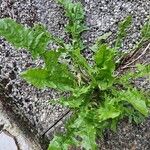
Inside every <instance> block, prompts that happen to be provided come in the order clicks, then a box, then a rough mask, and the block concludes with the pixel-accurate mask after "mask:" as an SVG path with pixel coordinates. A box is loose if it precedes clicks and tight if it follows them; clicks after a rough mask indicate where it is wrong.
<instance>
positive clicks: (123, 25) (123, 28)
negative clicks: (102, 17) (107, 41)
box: [115, 16, 132, 49]
mask: <svg viewBox="0 0 150 150" xmlns="http://www.w3.org/2000/svg"><path fill="white" fill-rule="evenodd" d="M131 23H132V17H131V16H127V17H126V18H125V19H124V20H123V21H122V22H120V23H119V29H118V33H117V39H116V43H115V49H118V48H120V47H121V43H122V41H123V40H124V38H125V37H126V35H127V29H128V28H129V27H130V25H131Z"/></svg>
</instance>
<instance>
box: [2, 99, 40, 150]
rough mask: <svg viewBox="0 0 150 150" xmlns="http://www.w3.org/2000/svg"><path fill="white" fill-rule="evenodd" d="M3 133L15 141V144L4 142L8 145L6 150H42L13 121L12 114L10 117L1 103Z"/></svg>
mask: <svg viewBox="0 0 150 150" xmlns="http://www.w3.org/2000/svg"><path fill="white" fill-rule="evenodd" d="M16 121H17V120H16ZM1 133H6V134H8V135H9V136H10V137H12V139H14V143H15V144H13V142H10V141H9V142H8V140H7V141H5V142H4V143H7V145H6V144H5V146H6V149H10V147H11V146H13V147H11V149H16V147H18V148H19V149H21V150H41V147H40V145H39V144H38V143H36V142H35V141H34V139H33V137H32V138H31V137H30V136H28V135H27V134H26V132H25V130H20V127H19V126H18V125H17V124H16V122H15V121H14V120H13V118H12V114H11V115H10V112H9V113H8V111H7V112H6V107H5V108H4V106H3V104H2V103H1V101H0V134H1ZM1 140H3V139H1ZM15 145H16V146H15ZM0 149H1V150H3V149H5V147H4V145H0Z"/></svg>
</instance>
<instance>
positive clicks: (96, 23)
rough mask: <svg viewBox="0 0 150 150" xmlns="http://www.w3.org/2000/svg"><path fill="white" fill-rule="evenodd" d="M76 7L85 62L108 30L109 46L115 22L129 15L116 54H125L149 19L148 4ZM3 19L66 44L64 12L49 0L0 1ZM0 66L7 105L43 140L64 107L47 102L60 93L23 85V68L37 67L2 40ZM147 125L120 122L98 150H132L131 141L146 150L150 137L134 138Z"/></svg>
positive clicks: (122, 1)
mask: <svg viewBox="0 0 150 150" xmlns="http://www.w3.org/2000/svg"><path fill="white" fill-rule="evenodd" d="M81 2H82V4H83V5H84V9H85V13H86V20H85V23H86V24H87V26H88V27H89V31H87V32H86V33H84V34H83V40H84V43H85V44H86V45H87V48H86V50H85V52H84V54H85V56H86V57H87V58H88V59H90V58H91V56H92V54H91V52H90V50H89V47H90V46H91V45H92V44H93V43H94V41H95V40H96V38H98V37H99V36H101V35H102V34H104V33H106V32H109V31H111V32H112V34H113V36H111V37H110V39H109V42H110V43H112V42H113V41H114V37H115V34H116V31H117V26H118V23H119V22H120V21H121V20H123V19H124V18H125V17H126V16H128V15H131V16H132V18H133V24H132V27H131V28H130V29H129V34H128V36H127V38H126V40H125V41H124V44H123V45H122V49H123V50H127V49H129V48H131V47H133V45H134V44H135V42H136V41H137V40H139V38H140V33H139V30H140V28H141V26H142V25H143V24H144V23H145V22H146V21H147V20H148V16H149V15H150V9H149V8H150V1H149V0H138V1H137V0H132V1H130V0H81ZM4 17H11V18H14V19H16V20H17V21H18V22H21V23H23V24H26V25H27V26H33V24H34V23H37V22H41V23H43V24H44V25H46V27H47V28H48V30H49V31H50V32H51V33H53V34H54V35H56V36H59V37H61V38H63V39H64V40H65V41H68V39H69V37H68V35H67V34H66V33H64V26H65V23H66V22H67V19H66V18H64V11H63V9H62V8H61V7H60V6H59V5H58V4H56V2H54V0H20V1H17V0H14V1H10V0H2V1H0V18H4ZM0 62H1V64H0V83H1V84H3V86H4V87H5V90H7V91H8V93H9V97H10V98H11V103H12V104H13V105H15V106H16V109H17V110H18V113H19V114H21V115H23V116H26V117H27V118H28V120H29V121H30V122H31V123H32V125H33V126H34V127H35V128H36V130H37V131H38V133H39V134H40V135H43V133H45V131H47V130H48V129H49V128H50V127H52V126H53V125H55V122H57V121H58V120H59V118H60V117H61V116H62V115H63V114H65V113H66V112H67V109H66V108H62V107H61V106H59V105H56V106H51V105H50V104H49V100H50V99H53V98H58V97H59V95H60V93H58V92H56V91H55V90H51V89H48V90H38V89H36V88H34V87H33V86H31V85H28V84H27V83H26V82H25V81H24V80H22V79H21V78H20V76H19V74H20V73H21V72H22V71H24V70H26V69H27V68H30V67H35V66H41V65H42V64H43V62H42V61H40V60H33V59H32V58H31V56H30V54H29V53H28V52H26V51H25V50H23V49H22V50H20V51H16V49H15V48H14V47H13V46H12V45H10V44H9V43H8V42H7V41H5V40H4V39H2V38H1V40H0ZM146 86H147V85H146ZM148 123H149V120H147V123H145V124H144V125H143V127H142V128H140V129H139V126H138V127H136V126H132V125H130V124H128V123H127V124H126V123H124V122H123V123H122V124H121V125H120V128H119V132H118V134H115V135H114V134H111V133H109V135H108V136H109V137H110V138H109V140H108V142H107V140H106V141H105V142H104V143H103V144H102V146H103V147H102V148H103V149H111V150H117V149H120V150H122V149H131V146H132V143H133V145H134V141H136V142H135V143H136V144H135V145H136V147H138V148H139V149H143V150H145V149H147V147H148V149H150V145H148V143H147V141H148V139H149V138H150V137H149V136H143V137H142V138H141V139H140V137H139V136H138V135H140V136H142V135H143V134H149V133H150V130H149V128H148ZM126 126H127V128H128V130H125V131H124V132H123V129H124V128H123V127H126ZM54 129H55V128H54ZM146 130H147V131H146ZM50 135H51V133H49V132H47V133H46V136H48V137H49V138H51V136H50ZM130 135H131V137H130ZM118 139H119V140H120V141H119V140H118ZM128 139H129V140H131V141H128ZM122 143H124V144H122ZM146 146H147V147H146ZM136 147H135V149H137V148H136Z"/></svg>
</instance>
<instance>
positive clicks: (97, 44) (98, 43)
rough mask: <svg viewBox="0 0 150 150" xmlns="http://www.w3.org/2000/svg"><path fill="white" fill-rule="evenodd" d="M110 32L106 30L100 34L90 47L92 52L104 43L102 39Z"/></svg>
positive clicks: (109, 34)
mask: <svg viewBox="0 0 150 150" xmlns="http://www.w3.org/2000/svg"><path fill="white" fill-rule="evenodd" d="M111 34H112V32H107V33H105V34H103V35H102V36H100V37H99V38H98V39H97V40H96V43H95V44H94V45H93V46H92V47H91V48H90V49H91V50H92V51H93V52H96V51H97V50H98V48H99V47H100V46H101V45H102V44H103V43H104V41H105V40H106V39H107V38H108V37H109V36H111Z"/></svg>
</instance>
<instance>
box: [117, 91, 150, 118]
mask: <svg viewBox="0 0 150 150" xmlns="http://www.w3.org/2000/svg"><path fill="white" fill-rule="evenodd" d="M119 95H120V97H119V98H120V100H121V101H127V102H128V103H130V104H131V105H132V106H133V107H134V108H135V109H136V110H137V111H139V112H140V113H141V114H143V115H144V116H147V115H148V108H147V106H146V103H145V98H144V96H143V95H142V93H141V92H139V91H138V90H136V89H135V88H134V89H132V90H131V89H128V90H127V91H122V92H120V93H119Z"/></svg>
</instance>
